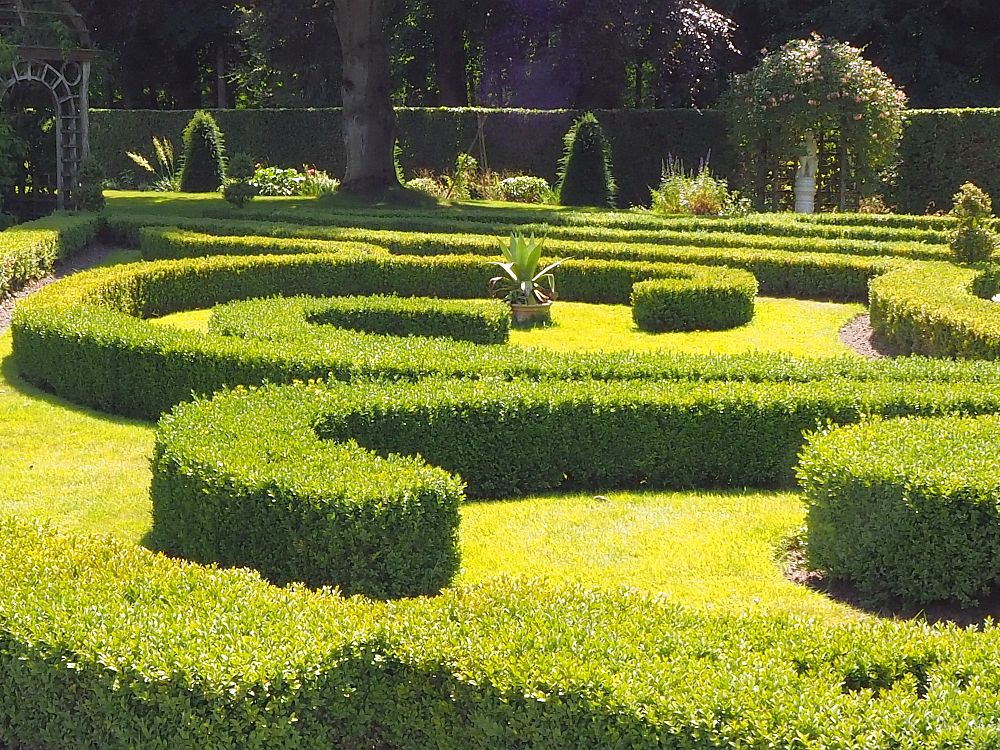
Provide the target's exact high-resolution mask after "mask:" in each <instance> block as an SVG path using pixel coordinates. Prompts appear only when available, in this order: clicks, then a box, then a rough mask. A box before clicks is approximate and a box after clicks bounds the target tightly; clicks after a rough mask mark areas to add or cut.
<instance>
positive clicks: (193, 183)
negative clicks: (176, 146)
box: [180, 111, 226, 193]
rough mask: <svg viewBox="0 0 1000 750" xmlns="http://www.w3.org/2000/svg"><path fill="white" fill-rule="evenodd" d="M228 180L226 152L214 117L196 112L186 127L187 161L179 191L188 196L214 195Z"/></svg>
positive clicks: (184, 163)
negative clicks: (197, 194) (194, 194)
mask: <svg viewBox="0 0 1000 750" xmlns="http://www.w3.org/2000/svg"><path fill="white" fill-rule="evenodd" d="M225 179H226V149H225V143H224V139H223V136H222V131H221V130H220V129H219V126H218V124H217V123H216V122H215V118H214V117H212V115H211V114H209V113H208V112H204V111H198V112H195V113H194V116H193V117H192V118H191V121H190V122H189V123H188V125H187V127H186V128H184V159H183V163H182V164H181V175H180V189H181V190H182V191H184V192H186V193H212V192H215V191H216V190H218V189H219V188H221V187H222V185H223V183H224V182H225Z"/></svg>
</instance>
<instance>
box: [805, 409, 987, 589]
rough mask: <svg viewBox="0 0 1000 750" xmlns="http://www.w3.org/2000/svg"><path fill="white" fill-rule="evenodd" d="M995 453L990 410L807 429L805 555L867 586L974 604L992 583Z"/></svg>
mask: <svg viewBox="0 0 1000 750" xmlns="http://www.w3.org/2000/svg"><path fill="white" fill-rule="evenodd" d="M998 451H1000V417H997V416H995V415H992V416H987V417H979V418H976V419H958V418H941V419H905V420H890V421H873V422H867V423H864V424H861V425H854V426H851V427H845V428H840V429H834V430H832V431H829V432H825V433H821V434H819V435H816V436H814V437H813V438H812V439H811V440H810V442H809V445H808V447H807V448H806V450H805V451H804V452H803V455H802V459H801V462H800V464H799V468H798V475H799V479H800V481H801V483H802V488H803V492H804V495H805V499H806V502H807V504H808V508H809V516H808V540H809V559H810V562H811V563H812V564H813V565H814V566H816V567H819V568H822V569H824V570H826V571H827V572H828V573H829V574H830V575H831V577H834V578H846V579H849V580H851V581H854V582H855V583H857V584H858V586H859V587H861V588H862V589H863V590H865V591H868V592H872V593H875V594H880V595H886V594H890V595H895V596H900V597H903V598H905V599H907V600H911V601H915V602H918V603H929V602H933V601H936V600H943V599H953V600H958V601H959V602H961V603H963V604H970V603H974V602H975V600H976V599H977V597H980V596H982V595H984V594H986V593H988V592H989V591H990V590H991V589H992V588H993V587H995V586H996V585H997V584H998V583H1000V509H998V507H997V497H998V496H1000V476H998V475H997V467H996V456H997V453H998Z"/></svg>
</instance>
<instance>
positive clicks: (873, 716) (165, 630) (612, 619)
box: [0, 519, 1000, 750]
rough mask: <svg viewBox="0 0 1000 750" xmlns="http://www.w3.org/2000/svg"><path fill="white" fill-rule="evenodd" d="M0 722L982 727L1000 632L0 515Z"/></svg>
mask: <svg viewBox="0 0 1000 750" xmlns="http://www.w3.org/2000/svg"><path fill="white" fill-rule="evenodd" d="M0 569H3V571H4V573H5V575H4V586H2V587H0V611H3V612H4V617H3V618H2V619H0V681H2V684H3V685H4V700H3V701H0V742H3V743H6V744H8V745H12V746H15V747H17V746H20V747H44V748H46V749H47V750H126V749H129V748H143V750H177V748H198V750H231V748H234V747H240V748H267V749H268V750H329V748H332V747H358V748H363V747H379V746H383V747H393V748H399V750H426V749H427V748H431V747H433V748H437V749H438V750H469V748H480V749H483V748H491V749H492V750H518V749H519V748H524V747H545V748H551V750H570V749H571V748H579V747H593V748H598V747H614V746H622V747H629V748H634V750H662V748H664V747H672V746H684V747H704V748H721V747H726V746H732V745H734V744H741V745H745V746H747V747H795V746H796V745H797V744H799V745H800V744H802V742H803V738H808V742H811V743H812V744H815V745H817V746H821V747H825V748H830V749H831V750H848V749H851V750H853V748H857V747H858V743H859V741H860V742H863V743H864V746H865V747H866V748H868V749H869V750H896V749H897V748H899V747H913V748H917V747H919V748H929V749H931V750H947V749H951V748H955V747H969V748H988V747H991V746H993V745H995V744H996V742H997V741H998V740H1000V730H998V729H997V727H996V726H995V723H993V722H991V721H989V717H992V716H995V715H997V714H1000V678H998V676H997V670H996V658H997V653H998V652H1000V631H998V630H997V629H995V628H991V629H988V630H986V631H985V632H976V631H973V630H959V629H955V628H940V627H927V626H925V625H921V624H914V623H898V622H871V621H865V622H858V623H853V624H843V625H820V624H817V623H815V622H813V621H807V620H799V619H792V618H776V617H767V616H760V615H755V616H730V617H717V616H712V615H710V614H706V613H704V612H700V611H695V610H690V609H683V608H681V607H677V606H674V605H671V604H669V603H668V602H665V601H664V600H663V599H662V598H659V597H654V596H648V595H643V594H640V593H637V592H635V591H634V590H622V591H618V592H607V593H601V592H594V591H588V590H585V589H581V588H580V587H579V586H555V585H548V584H545V583H542V582H526V581H522V580H517V579H498V580H495V581H491V582H489V583H486V584H483V585H481V586H476V587H463V588H458V589H454V590H448V591H445V592H444V593H443V594H441V595H440V596H438V597H435V598H433V599H426V598H421V599H415V600H405V601H399V602H391V603H387V604H383V603H373V602H370V601H365V600H362V599H346V600H345V599H340V598H339V597H336V596H330V595H328V594H323V593H313V592H309V591H306V590H303V589H302V588H284V589H281V588H275V587H273V586H269V585H267V584H266V583H265V582H263V581H262V580H261V579H260V577H259V576H258V575H257V574H255V573H253V572H250V571H245V570H215V569H212V568H205V567H201V566H199V565H193V564H184V563H178V562H176V561H173V560H170V559H168V558H166V557H163V556H160V555H155V554H152V553H150V552H148V551H147V550H144V549H142V548H141V547H136V546H133V545H127V544H123V543H119V542H116V541H113V540H110V539H101V538H94V537H69V536H65V535H62V534H59V533H56V532H53V531H50V530H44V529H39V528H37V527H35V526H32V525H30V524H27V523H25V522H23V521H17V520H10V519H0Z"/></svg>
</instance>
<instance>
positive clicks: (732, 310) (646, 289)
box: [631, 267, 757, 332]
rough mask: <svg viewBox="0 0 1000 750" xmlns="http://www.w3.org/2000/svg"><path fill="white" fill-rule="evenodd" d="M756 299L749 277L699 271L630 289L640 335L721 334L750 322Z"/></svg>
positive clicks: (725, 271) (741, 273)
mask: <svg viewBox="0 0 1000 750" xmlns="http://www.w3.org/2000/svg"><path fill="white" fill-rule="evenodd" d="M693 268H694V267H693ZM756 296H757V280H756V279H755V278H754V277H753V275H752V274H749V273H746V272H745V271H734V270H731V269H728V268H717V269H712V270H711V271H706V270H702V269H698V270H694V271H692V272H691V273H690V275H688V276H687V277H686V278H685V277H684V276H680V277H679V278H675V279H655V280H651V281H640V282H639V283H638V284H636V285H635V286H634V287H632V298H631V303H632V318H633V320H635V324H636V325H637V326H638V327H639V328H641V329H642V330H643V331H652V332H660V331H699V330H701V331H721V330H725V329H726V328H735V327H736V326H740V325H743V324H745V323H749V322H750V321H751V320H753V302H754V297H756Z"/></svg>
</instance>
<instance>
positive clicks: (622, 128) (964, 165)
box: [91, 109, 1000, 213]
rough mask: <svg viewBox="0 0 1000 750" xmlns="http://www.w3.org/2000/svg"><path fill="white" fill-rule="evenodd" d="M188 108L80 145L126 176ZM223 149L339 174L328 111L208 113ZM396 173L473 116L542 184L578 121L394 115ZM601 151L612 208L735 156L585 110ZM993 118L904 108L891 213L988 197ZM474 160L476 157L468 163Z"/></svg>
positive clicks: (631, 114)
mask: <svg viewBox="0 0 1000 750" xmlns="http://www.w3.org/2000/svg"><path fill="white" fill-rule="evenodd" d="M192 114H193V112H192V111H191V110H185V111H175V112H162V111H153V110H96V111H92V113H91V142H92V148H93V152H94V155H95V157H96V158H97V159H98V160H99V162H100V163H101V166H102V167H103V168H104V170H105V172H106V174H108V175H112V176H113V175H118V174H121V173H122V172H133V171H134V165H133V164H132V163H131V162H130V161H129V160H128V157H126V156H125V152H126V151H141V152H143V153H148V152H149V149H150V144H151V139H152V136H154V135H157V136H168V137H170V138H171V139H172V140H173V142H174V143H175V144H180V135H181V131H182V130H183V128H184V125H185V123H187V121H188V120H189V119H190V118H191V115H192ZM213 114H214V115H215V116H216V118H217V119H218V121H219V124H220V126H221V127H222V130H223V132H224V133H225V135H226V138H227V143H228V144H229V147H230V148H231V149H232V150H234V151H246V152H248V153H250V154H252V155H253V156H254V157H255V158H258V159H263V160H264V161H267V162H271V163H274V164H277V165H281V166H298V165H300V164H303V163H309V164H315V165H316V166H318V167H320V168H322V169H325V170H327V171H329V172H330V173H331V174H334V175H342V174H343V172H344V167H345V163H344V150H343V142H342V135H341V119H340V118H341V115H340V110H339V109H331V110H321V109H319V110H317V109H312V110H309V109H307V110H223V111H216V112H213ZM397 114H398V117H399V127H400V141H401V145H402V148H403V154H402V161H403V166H404V168H405V169H406V170H407V171H408V172H409V173H412V172H413V171H414V170H416V169H432V170H434V171H437V172H447V171H449V170H451V169H452V167H453V165H454V163H455V155H456V154H458V153H459V152H461V151H467V150H469V149H470V148H472V147H473V144H474V143H475V142H476V133H477V132H478V128H479V118H480V117H481V116H485V121H484V133H485V136H486V144H487V151H488V153H487V156H488V164H489V166H490V167H491V168H492V169H495V170H499V171H503V170H510V171H517V172H525V173H529V174H534V175H538V176H539V177H544V178H546V179H547V180H549V182H550V183H554V182H555V181H556V178H557V165H558V163H559V158H560V156H561V155H562V152H563V135H564V134H565V133H566V131H567V130H568V129H569V127H570V125H572V123H573V121H574V120H575V119H577V118H578V117H579V116H580V115H581V114H582V113H581V112H578V111H571V110H555V111H537V110H475V109H400V110H397ZM595 114H596V115H597V118H598V120H600V122H601V125H602V126H603V127H604V131H605V132H606V133H607V134H608V138H609V140H610V142H611V149H612V159H613V163H614V165H615V177H616V179H617V181H618V186H619V193H620V202H621V203H622V205H632V204H648V202H649V188H650V186H654V185H657V184H659V180H660V167H661V161H662V160H663V159H664V158H665V157H666V156H667V155H668V154H671V155H673V156H676V157H680V158H681V159H683V161H684V162H685V164H687V165H689V166H693V165H696V164H697V163H698V160H699V159H702V158H704V157H705V156H706V155H707V154H708V153H709V152H711V165H712V170H713V172H715V174H717V175H720V176H722V177H727V178H729V179H730V180H731V181H733V180H735V178H736V176H737V175H736V159H735V154H734V152H733V150H732V148H731V146H730V145H729V142H728V136H727V134H726V123H725V120H724V119H723V117H722V115H721V114H719V113H717V112H697V111H694V110H653V111H648V110H605V111H597V112H595ZM998 141H1000V109H956V110H913V111H911V112H909V113H908V115H907V122H906V126H905V128H904V132H903V140H902V143H901V145H900V153H901V157H902V163H901V164H900V167H899V179H898V181H897V184H896V185H895V186H887V187H886V192H887V194H888V196H889V198H890V200H891V201H892V202H895V203H897V204H898V205H899V209H900V210H901V211H905V212H909V213H923V212H924V211H926V210H927V209H928V208H931V209H932V210H934V211H947V210H948V208H950V206H951V196H952V195H954V193H955V191H956V190H957V189H958V187H959V186H960V185H961V184H962V183H963V182H966V181H967V180H972V181H973V182H975V183H976V184H977V185H979V186H980V187H982V188H983V189H984V190H986V191H987V192H989V193H990V194H992V195H993V196H995V197H996V196H1000V156H998V155H997V149H996V148H995V144H996V143H997V142H998ZM474 155H475V156H476V157H477V158H478V157H479V156H480V155H479V154H478V153H476V154H474Z"/></svg>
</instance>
